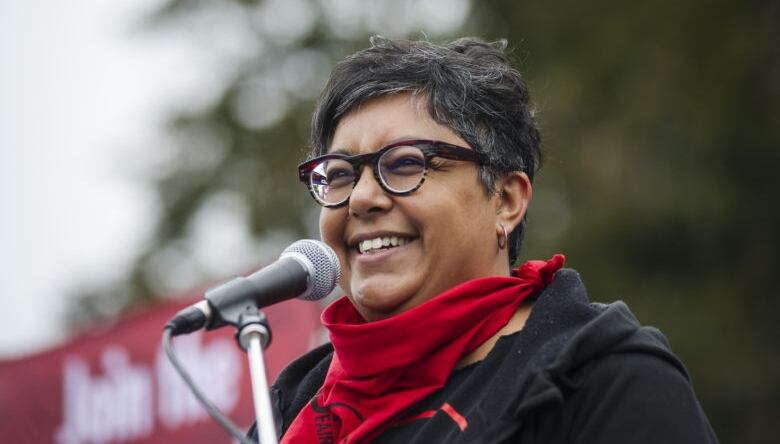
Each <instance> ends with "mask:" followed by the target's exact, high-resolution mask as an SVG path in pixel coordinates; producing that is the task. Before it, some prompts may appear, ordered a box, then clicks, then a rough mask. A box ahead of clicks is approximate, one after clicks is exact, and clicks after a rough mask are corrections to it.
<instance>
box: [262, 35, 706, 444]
mask: <svg viewBox="0 0 780 444" xmlns="http://www.w3.org/2000/svg"><path fill="white" fill-rule="evenodd" d="M504 47H505V44H504V43H499V44H488V43H485V42H483V41H481V40H478V39H473V38H465V39H460V40H457V41H455V42H452V43H449V44H445V45H436V44H432V43H429V42H408V41H390V40H385V39H379V38H375V39H372V47H371V48H369V49H366V50H364V51H360V52H358V53H356V54H354V55H352V56H350V57H348V58H347V59H345V60H344V61H342V62H341V63H339V64H338V65H337V66H336V68H335V69H334V71H333V73H332V75H331V78H330V81H329V83H328V84H327V86H326V87H325V90H324V92H323V94H322V96H321V99H320V101H319V103H318V105H317V108H316V111H315V113H314V118H313V128H312V142H313V148H314V156H315V157H314V158H313V159H312V160H309V161H307V162H304V163H303V164H302V165H301V166H300V171H299V174H300V178H301V180H302V181H303V182H304V184H306V185H307V186H308V188H309V191H310V192H311V194H312V196H313V197H314V199H315V200H316V202H317V203H319V204H320V205H322V212H321V214H320V230H321V235H322V239H323V240H324V241H325V242H326V243H327V244H328V245H330V246H331V247H332V248H333V249H334V250H335V251H336V253H337V255H338V257H339V261H340V263H341V267H342V278H341V287H342V288H343V290H344V291H345V292H346V293H347V295H346V297H344V298H341V299H339V300H337V301H335V302H334V303H333V304H331V305H330V306H329V307H328V308H326V310H325V311H324V312H323V316H322V320H323V323H324V324H325V326H326V327H327V328H328V330H329V332H330V337H331V343H329V344H326V345H324V346H322V347H320V348H318V349H315V350H314V351H312V352H310V353H308V354H307V355H305V356H303V357H302V358H300V359H298V360H297V361H295V362H294V363H292V364H291V365H290V366H289V367H288V368H287V369H285V370H284V371H283V372H282V374H281V375H280V376H279V378H278V379H277V381H276V383H275V384H274V387H273V388H272V394H273V396H274V398H275V405H276V407H277V408H278V410H279V411H278V412H277V417H278V420H279V424H278V428H279V431H280V432H282V442H284V443H299V442H300V443H337V442H338V443H341V442H346V443H362V442H377V443H384V442H388V443H389V442H393V443H436V442H448V443H449V442H463V443H475V442H486V443H488V442H489V443H496V442H524V443H525V442H528V443H533V442H545V443H550V442H560V443H568V442H667V443H668V442H685V443H693V442H715V441H716V438H715V436H714V434H713V432H712V429H711V427H710V425H709V423H708V421H707V419H706V417H705V415H704V413H703V412H702V410H701V408H700V407H699V405H698V402H697V401H696V398H695V396H694V394H693V391H692V388H691V385H690V382H689V379H688V376H687V374H686V372H685V369H684V367H683V365H682V364H681V363H680V361H679V360H678V359H677V358H676V357H675V356H674V355H673V354H672V352H671V351H670V349H669V347H668V344H667V342H666V340H665V338H664V337H663V336H662V335H661V334H660V332H658V331H657V330H655V329H652V328H648V327H640V326H639V325H638V323H637V321H636V319H635V318H634V316H633V315H632V314H631V312H630V311H629V310H628V308H627V307H626V306H625V305H624V304H623V303H621V302H618V303H615V304H611V305H600V304H590V303H589V302H588V300H587V297H586V293H585V288H584V286H583V284H582V282H581V281H580V278H579V276H578V274H577V273H576V272H574V271H573V270H568V269H562V268H561V267H562V265H563V256H561V255H556V256H554V257H553V258H552V259H551V260H549V261H546V262H544V261H530V262H528V263H526V264H523V265H522V266H521V267H519V268H517V269H514V270H512V269H511V266H510V264H512V263H514V261H515V260H516V259H517V257H518V252H519V250H520V246H521V242H522V238H523V231H524V228H525V223H524V221H525V214H526V210H527V208H528V204H529V202H530V200H531V195H532V186H531V182H532V180H533V176H534V172H535V169H536V168H537V166H538V165H539V163H540V160H541V153H540V149H539V144H540V138H539V133H538V130H537V129H536V127H535V125H534V122H533V111H532V109H531V106H530V104H529V96H528V91H527V89H526V87H525V85H524V82H523V81H522V79H521V77H520V74H519V73H518V72H517V71H515V70H514V69H513V68H512V67H511V66H510V64H509V62H508V60H507V58H506V56H505V55H504V52H503V50H504ZM334 349H335V351H334Z"/></svg>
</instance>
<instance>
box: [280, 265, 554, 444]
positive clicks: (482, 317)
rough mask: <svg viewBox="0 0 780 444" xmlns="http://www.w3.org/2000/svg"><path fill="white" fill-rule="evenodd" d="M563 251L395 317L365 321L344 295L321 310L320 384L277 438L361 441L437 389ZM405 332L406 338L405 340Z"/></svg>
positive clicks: (549, 276)
mask: <svg viewBox="0 0 780 444" xmlns="http://www.w3.org/2000/svg"><path fill="white" fill-rule="evenodd" d="M563 263H564V257H563V255H560V254H556V255H555V256H553V257H552V259H550V260H549V261H547V262H544V261H529V262H526V263H525V264H523V265H522V266H520V268H518V269H516V270H514V271H513V276H512V277H505V276H498V277H489V278H481V279H474V280H471V281H467V282H464V283H462V284H460V285H458V286H456V287H454V288H451V289H450V290H447V291H445V292H444V293H442V294H440V295H438V296H436V297H434V298H432V299H430V300H429V301H426V302H425V303H423V304H420V305H418V306H417V307H414V308H412V309H410V310H408V311H405V312H403V313H400V314H398V315H396V316H393V317H390V318H387V319H382V320H379V321H374V322H366V321H365V320H364V319H363V318H362V317H361V316H360V314H358V312H357V310H355V308H354V307H353V306H352V304H351V303H350V302H349V300H348V299H347V298H346V297H343V298H341V299H339V300H337V301H335V302H334V303H332V304H331V305H330V306H328V307H327V308H326V309H325V311H324V312H323V313H322V323H323V324H324V325H325V326H326V327H327V328H328V330H330V338H331V341H332V342H333V347H334V349H335V353H334V355H333V360H332V361H331V364H330V368H329V369H328V374H327V376H326V377H325V382H324V383H323V385H322V389H321V390H320V391H319V392H318V393H317V395H316V396H315V397H314V399H312V400H311V402H309V404H308V405H307V406H306V407H304V408H303V410H301V412H300V413H299V414H298V416H297V417H296V418H295V420H294V421H293V423H292V424H291V425H290V428H289V429H288V430H287V433H285V435H284V437H283V438H282V443H283V444H292V443H320V444H324V443H328V444H336V443H364V442H369V441H371V440H373V439H374V438H376V437H377V436H379V434H381V433H382V431H384V430H385V429H386V428H387V427H388V426H390V425H392V424H393V423H395V421H397V420H398V419H399V417H400V416H401V415H402V414H403V413H404V412H405V411H406V410H407V409H408V408H409V407H412V406H413V405H415V404H417V403H418V402H420V401H422V400H423V399H424V398H426V397H427V396H428V395H430V394H432V393H435V392H436V391H438V390H439V389H441V388H442V387H443V386H444V384H445V383H446V382H447V378H448V377H449V374H450V372H451V371H452V369H453V368H454V367H455V364H456V363H457V362H458V361H459V360H460V359H461V358H462V357H463V356H465V355H467V354H468V353H470V352H472V351H473V350H474V349H476V348H477V347H479V346H480V345H481V344H482V343H483V342H485V341H486V340H488V339H489V338H490V337H492V336H493V335H495V334H496V333H497V332H498V331H499V330H500V329H501V328H502V327H504V326H505V325H506V324H507V323H508V322H509V320H510V319H511V318H512V316H513V315H514V314H515V312H516V311H517V309H518V307H519V306H520V303H521V302H522V301H523V300H524V299H525V298H527V297H528V296H533V295H537V294H539V293H540V292H541V290H542V289H544V287H546V286H547V284H549V283H550V282H552V280H553V278H554V274H555V272H556V271H558V269H560V268H561V267H562V266H563ZM409 339H411V340H409Z"/></svg>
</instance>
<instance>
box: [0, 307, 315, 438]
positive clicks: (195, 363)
mask: <svg viewBox="0 0 780 444" xmlns="http://www.w3.org/2000/svg"><path fill="white" fill-rule="evenodd" d="M191 302H192V301H188V302H187V303H183V302H177V303H175V304H174V303H167V304H159V305H156V306H154V307H151V308H149V309H148V310H145V311H143V312H141V313H137V314H135V315H132V316H128V317H127V318H125V319H122V320H120V321H119V322H117V323H115V324H113V325H111V326H110V327H108V328H105V329H102V330H100V331H93V332H88V333H86V334H82V335H80V336H79V337H77V338H75V339H73V340H71V341H69V342H68V343H67V344H65V345H63V346H61V347H59V348H56V349H54V350H51V351H49V352H46V353H42V354H39V355H35V356H32V357H28V358H23V359H19V360H15V361H5V362H0V437H2V438H0V440H1V441H2V442H9V443H49V442H51V443H61V444H77V443H112V442H132V443H175V442H187V443H219V442H222V443H228V442H232V438H230V437H229V436H228V435H227V433H226V432H224V431H223V430H222V428H220V427H219V426H218V425H216V423H214V421H213V420H212V419H211V418H210V417H209V416H208V414H207V413H206V412H205V410H204V409H203V408H202V407H201V406H200V404H199V403H198V402H197V400H196V399H195V397H194V396H193V395H192V394H191V393H190V391H189V389H188V388H187V387H186V386H185V385H184V383H183V382H182V381H181V380H180V378H179V375H178V374H177V373H175V371H174V370H173V368H172V366H171V365H170V363H169V362H168V359H167V357H166V356H165V353H164V352H163V351H162V348H161V346H160V337H161V334H162V327H163V325H164V324H165V323H166V322H167V321H168V319H169V318H170V317H171V316H172V315H173V314H174V313H176V312H177V311H178V310H180V309H181V308H183V307H184V306H186V305H187V304H188V303H191ZM263 311H264V312H265V313H266V315H267V316H268V319H269V322H270V325H271V329H272V333H273V339H272V342H271V346H270V348H269V349H268V350H267V351H266V353H265V358H266V366H267V369H268V373H269V378H271V380H273V378H275V377H276V375H277V374H278V373H279V371H280V370H281V369H282V368H283V367H284V366H285V365H286V364H287V363H288V362H290V361H291V360H293V359H294V358H296V357H297V356H299V355H301V354H302V353H303V352H305V351H306V350H308V349H310V348H312V347H313V346H315V345H317V344H318V343H320V342H321V337H320V329H319V312H320V310H319V306H318V305H317V304H316V303H311V302H304V301H299V300H292V301H287V302H284V303H282V304H277V305H275V306H273V307H270V308H267V309H265V310H263ZM233 334H234V329H233V328H230V327H226V328H223V329H221V330H218V331H213V332H199V333H193V334H191V335H188V336H181V337H177V338H175V339H174V343H173V344H174V348H175V350H176V352H177V355H178V356H179V358H180V360H181V361H182V363H183V364H184V366H185V368H186V369H187V370H188V371H189V372H190V374H191V375H192V376H193V378H194V379H195V381H196V383H197V384H198V386H199V387H200V388H201V389H202V390H203V391H204V392H205V393H206V395H207V397H208V398H209V399H210V400H211V401H212V402H213V403H214V404H215V405H216V406H217V407H219V408H220V410H222V412H223V413H226V414H227V415H229V416H230V417H231V418H232V419H233V421H235V422H236V423H237V424H238V425H239V426H241V427H243V428H244V429H247V428H248V426H249V425H250V424H251V423H252V421H253V418H254V407H253V405H252V392H251V383H250V378H249V371H248V361H247V358H246V354H245V353H244V352H243V350H241V349H240V348H239V346H238V345H237V343H236V341H235V339H234V338H233Z"/></svg>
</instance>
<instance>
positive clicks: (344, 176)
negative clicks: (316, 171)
mask: <svg viewBox="0 0 780 444" xmlns="http://www.w3.org/2000/svg"><path fill="white" fill-rule="evenodd" d="M327 179H328V184H330V186H337V185H339V184H343V183H346V182H350V181H351V180H352V171H351V170H348V169H345V168H336V169H332V170H330V171H328V172H327Z"/></svg>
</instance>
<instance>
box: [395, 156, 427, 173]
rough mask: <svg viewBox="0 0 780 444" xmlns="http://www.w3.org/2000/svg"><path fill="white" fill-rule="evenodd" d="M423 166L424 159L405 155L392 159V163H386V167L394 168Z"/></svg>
mask: <svg viewBox="0 0 780 444" xmlns="http://www.w3.org/2000/svg"><path fill="white" fill-rule="evenodd" d="M423 166H425V159H422V158H420V157H416V156H415V157H412V156H407V157H399V158H398V159H394V160H393V161H392V163H390V165H388V168H390V169H393V170H395V169H398V168H421V167H423Z"/></svg>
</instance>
